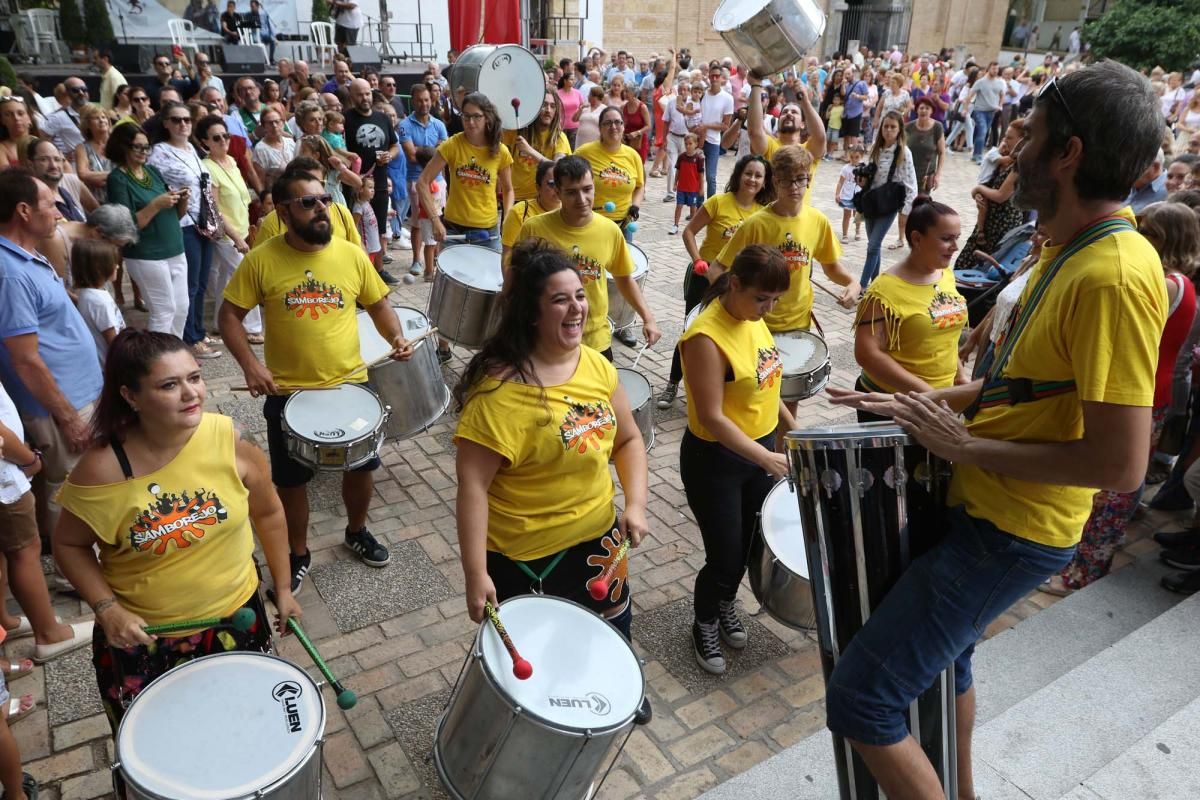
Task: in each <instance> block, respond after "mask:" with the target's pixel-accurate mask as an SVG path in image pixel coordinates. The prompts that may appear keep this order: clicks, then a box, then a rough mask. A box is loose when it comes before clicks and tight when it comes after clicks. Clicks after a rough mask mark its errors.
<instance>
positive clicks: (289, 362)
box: [219, 170, 412, 594]
mask: <svg viewBox="0 0 1200 800" xmlns="http://www.w3.org/2000/svg"><path fill="white" fill-rule="evenodd" d="M331 202H332V201H331V199H330V197H329V194H328V193H327V192H326V191H325V184H324V182H323V181H320V180H317V179H316V178H314V177H313V176H312V175H309V174H308V173H305V172H300V171H297V170H289V171H287V172H284V174H283V176H282V177H281V178H279V180H277V181H276V182H275V209H276V211H278V212H279V215H280V217H281V218H282V220H283V222H284V224H285V225H286V226H287V232H286V233H285V234H283V235H282V236H276V237H274V238H272V239H270V240H269V241H267V242H265V243H263V244H262V245H260V246H259V247H256V248H255V249H253V250H251V251H250V252H249V253H247V254H246V257H245V259H243V260H242V263H241V264H240V265H238V268H237V271H236V272H234V273H233V278H232V279H231V280H230V281H229V285H228V286H226V287H225V296H224V297H225V302H224V303H222V304H221V310H220V312H219V320H220V327H221V337H222V338H223V340H224V342H225V346H226V347H228V348H229V352H230V354H232V355H233V357H234V358H235V359H237V362H238V364H239V365H240V366H241V368H242V372H243V374H244V375H245V380H246V386H247V387H248V388H249V390H250V394H251V396H254V397H258V396H262V395H266V396H267V398H266V402H265V404H264V405H263V416H264V417H266V420H267V446H268V451H269V453H270V456H271V479H272V481H273V482H274V483H275V488H276V490H277V491H278V492H279V497H280V499H281V500H283V506H284V510H285V513H286V515H287V526H288V543H289V545H290V546H291V568H292V587H291V588H292V594H298V593H299V591H300V587H301V585H302V584H303V581H304V577H305V576H306V575H307V574H308V569H309V566H310V564H311V554H310V553H309V552H308V493H307V490H306V486H307V484H308V482H309V481H310V480H312V477H313V471H312V470H311V469H309V468H308V467H306V466H304V465H303V464H301V463H299V462H298V461H296V460H295V459H293V458H292V457H291V456H290V455H289V453H288V448H287V435H286V434H285V433H284V431H283V425H282V422H283V420H282V417H283V407H284V405H285V404H286V402H287V399H288V394H289V393H290V392H293V391H295V390H297V389H309V388H317V387H325V386H337V385H340V384H343V383H347V382H350V381H353V382H355V383H361V382H364V381H366V379H367V373H366V367H365V365H364V364H363V361H362V355H361V350H360V347H359V341H358V318H357V310H356V308H355V306H356V304H357V305H361V306H362V307H363V308H364V309H366V311H367V313H368V314H370V316H371V321H372V322H374V323H375V328H376V330H378V331H379V335H380V336H382V337H383V338H384V340H385V341H388V342H392V343H393V345H394V347H395V348H396V349H395V350H394V351H393V356H392V357H393V358H397V359H407V358H411V357H412V348H411V347H410V346H409V345H408V343H407V341H406V340H405V338H404V335H403V333H402V332H401V330H400V323H399V320H398V319H397V318H396V315H395V313H394V312H393V311H392V308H391V304H390V303H389V302H388V299H387V296H388V288H387V286H386V285H385V284H384V282H383V280H382V279H380V277H379V273H378V272H376V271H375V269H374V267H373V266H372V265H371V262H370V260H369V259H368V258H367V256H366V253H365V252H364V251H363V249H362V248H361V247H355V246H353V245H351V244H349V243H348V242H346V241H345V240H343V239H334V238H332V233H331V225H330V221H329V206H328V204H329V203H331ZM259 305H261V306H262V317H263V327H264V330H265V333H266V348H265V350H264V359H265V361H266V365H265V366H264V365H263V363H262V362H260V361H259V360H258V357H257V356H256V355H255V354H254V352H253V351H252V350H251V349H250V345H249V343H247V341H246V329H245V328H244V327H243V325H242V320H243V319H245V316H246V314H247V313H249V310H250V309H252V308H254V307H255V306H259ZM379 467H380V461H379V459H378V458H373V459H371V461H369V462H368V463H366V464H364V465H363V466H362V467H360V468H358V469H356V470H353V471H351V472H346V473H344V474H343V475H342V497H343V498H344V500H345V502H346V517H347V525H346V538H345V544H346V547H348V548H349V549H350V550H351V551H353V552H354V554H355V555H357V556H358V557H359V558H360V559H361V560H362V561H363V562H364V563H366V564H367V565H368V566H372V567H382V566H384V565H386V564H387V563H388V561H389V560H390V558H391V556H390V555H389V554H388V551H387V548H385V547H384V546H383V545H382V544H379V542H377V541H376V539H375V537H374V536H372V535H371V532H370V531H368V530H367V527H366V525H367V510H368V508H369V506H370V503H371V496H372V494H373V487H374V479H373V478H372V475H371V473H372V472H373V471H374V470H376V469H379Z"/></svg>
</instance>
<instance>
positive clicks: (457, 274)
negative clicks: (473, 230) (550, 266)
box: [437, 97, 542, 292]
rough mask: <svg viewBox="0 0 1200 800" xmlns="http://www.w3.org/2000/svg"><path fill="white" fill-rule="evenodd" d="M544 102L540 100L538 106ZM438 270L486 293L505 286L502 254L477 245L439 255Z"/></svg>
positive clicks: (447, 249) (454, 247) (457, 248)
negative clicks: (501, 268)
mask: <svg viewBox="0 0 1200 800" xmlns="http://www.w3.org/2000/svg"><path fill="white" fill-rule="evenodd" d="M541 102H542V100H541V98H540V97H539V98H538V104H539V105H540V104H541ZM437 268H438V270H439V271H441V272H444V273H446V275H448V276H449V277H451V278H454V280H456V281H458V282H459V283H462V284H465V285H467V286H470V287H472V288H475V289H482V290H483V291H485V292H499V291H500V289H501V288H502V287H503V286H504V273H503V272H502V271H501V270H500V254H499V253H497V252H496V251H495V250H491V249H489V248H487V247H480V246H479V245H475V244H458V245H454V246H453V247H447V248H446V249H445V250H443V251H442V252H440V253H438V257H437Z"/></svg>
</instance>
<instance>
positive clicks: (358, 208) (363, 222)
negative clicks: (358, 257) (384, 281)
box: [354, 175, 383, 270]
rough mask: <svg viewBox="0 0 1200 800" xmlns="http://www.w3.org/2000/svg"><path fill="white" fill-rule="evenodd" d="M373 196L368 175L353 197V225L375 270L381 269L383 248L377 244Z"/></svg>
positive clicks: (372, 186) (377, 227) (370, 178)
mask: <svg viewBox="0 0 1200 800" xmlns="http://www.w3.org/2000/svg"><path fill="white" fill-rule="evenodd" d="M374 196H375V179H374V178H372V177H371V176H370V175H364V176H363V182H362V186H361V187H359V190H358V194H356V195H355V197H354V224H355V226H357V228H358V235H359V237H360V238H361V239H362V246H363V250H366V251H367V255H368V256H369V257H370V259H371V265H372V266H373V267H375V269H377V270H378V269H382V268H383V258H382V253H383V247H382V246H381V245H380V243H379V222H378V220H377V219H376V217H375V209H373V208H371V198H373V197H374Z"/></svg>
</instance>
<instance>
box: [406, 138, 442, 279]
mask: <svg viewBox="0 0 1200 800" xmlns="http://www.w3.org/2000/svg"><path fill="white" fill-rule="evenodd" d="M435 152H436V151H435V150H434V149H433V148H432V147H418V148H417V149H416V156H417V164H418V165H419V166H420V167H421V169H425V166H426V165H427V164H428V163H429V162H430V161H432V160H433V154H434V153H435ZM429 189H430V194H432V195H433V205H434V209H435V210H436V211H437V212H438V216H439V217H440V216H441V214H442V209H444V208H445V207H446V178H445V177H444V176H442V175H438V176H437V178H436V179H435V180H434V181H433V183H432V184H430V187H429ZM417 224H418V225H420V226H421V241H422V242H424V243H425V246H424V247H423V248H421V249H422V250H424V251H425V252H424V254H421V253H418V252H417V251H416V250H413V266H416V265H417V263H418V262H419V261H421V260H424V268H423V270H422V272H423V273H424V275H425V282H426V283H432V282H433V267H434V263H435V262H436V261H437V243H436V242H434V240H433V222H432V221H431V220H430V218H429V215H428V214H426V213H425V207H424V206H419V210H418V213H417ZM413 274H416V273H415V272H413Z"/></svg>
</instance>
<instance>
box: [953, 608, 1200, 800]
mask: <svg viewBox="0 0 1200 800" xmlns="http://www.w3.org/2000/svg"><path fill="white" fill-rule="evenodd" d="M1086 630H1087V629H1086V628H1085V629H1082V630H1079V631H1077V632H1076V634H1075V635H1076V636H1078V635H1080V634H1083V633H1086ZM1197 653H1200V595H1196V596H1193V597H1190V598H1187V599H1185V600H1184V601H1183V602H1181V603H1179V604H1178V605H1177V606H1175V607H1174V608H1172V609H1170V610H1168V611H1166V612H1164V613H1163V614H1161V615H1160V616H1158V617H1157V618H1155V619H1154V620H1151V621H1150V622H1148V623H1147V624H1145V625H1143V626H1142V627H1140V628H1138V629H1137V630H1136V631H1133V632H1132V633H1130V634H1129V635H1128V636H1126V637H1124V638H1123V639H1121V640H1120V641H1119V642H1117V643H1116V644H1114V645H1113V646H1112V647H1110V648H1107V649H1106V650H1104V651H1102V652H1100V653H1099V654H1097V655H1095V656H1093V657H1092V658H1090V659H1088V660H1087V661H1085V662H1084V663H1083V664H1080V665H1079V666H1078V667H1076V668H1075V669H1073V670H1071V671H1070V672H1068V673H1066V674H1065V675H1063V676H1061V677H1059V678H1058V679H1056V680H1054V681H1052V682H1050V683H1049V684H1047V685H1046V686H1044V687H1043V688H1042V689H1039V690H1038V691H1036V692H1034V693H1032V694H1030V695H1029V696H1028V697H1026V698H1025V699H1024V700H1022V701H1020V702H1019V703H1017V704H1015V705H1014V706H1012V707H1011V708H1009V709H1008V710H1006V711H1004V712H1003V713H1001V714H999V715H997V716H995V717H994V718H993V719H991V720H990V721H988V722H985V723H984V724H982V725H981V726H979V727H978V728H977V730H976V732H975V748H974V751H975V760H976V763H978V764H986V765H987V766H989V767H991V768H992V772H991V773H990V774H993V775H995V776H998V777H1000V778H1003V779H1004V781H1005V782H1007V783H1009V784H1012V785H1014V786H1016V787H1017V788H1018V789H1020V790H1021V791H1022V792H1024V793H1025V794H1026V795H1028V796H1029V797H1030V798H1032V799H1033V800H1058V798H1060V797H1062V796H1063V795H1064V794H1066V793H1068V792H1071V791H1073V790H1075V788H1076V787H1077V786H1079V785H1080V784H1081V783H1082V782H1083V781H1085V780H1086V779H1087V778H1089V777H1090V776H1092V775H1094V774H1096V773H1097V772H1098V771H1100V770H1101V769H1102V768H1103V767H1105V765H1107V764H1109V763H1110V762H1112V761H1114V760H1115V759H1117V758H1118V757H1119V756H1120V755H1121V754H1122V753H1124V752H1125V751H1126V750H1127V749H1129V748H1130V747H1133V746H1134V745H1135V744H1136V743H1138V742H1139V740H1141V739H1142V737H1144V736H1146V735H1147V734H1148V733H1149V732H1150V731H1152V730H1154V729H1155V728H1156V727H1158V726H1159V725H1161V724H1163V723H1164V722H1166V721H1167V720H1168V719H1170V718H1171V717H1172V716H1174V715H1175V714H1177V713H1179V711H1180V709H1182V708H1184V707H1186V706H1188V705H1189V704H1190V703H1191V702H1192V701H1193V700H1195V699H1196V696H1197V693H1198V692H1197V687H1198V686H1200V659H1198V658H1197V657H1196V654H1197ZM976 789H977V791H978V792H979V793H980V794H981V795H983V796H984V797H989V796H990V794H989V787H988V786H987V785H985V784H984V783H983V782H982V780H981V781H980V783H979V784H978V785H977V786H976ZM1123 796H1124V797H1139V798H1141V797H1143V795H1140V794H1136V793H1133V794H1131V793H1128V792H1126V793H1125V794H1124V795H1123ZM1175 796H1177V797H1187V796H1193V795H1188V794H1186V793H1184V794H1176V795H1175Z"/></svg>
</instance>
